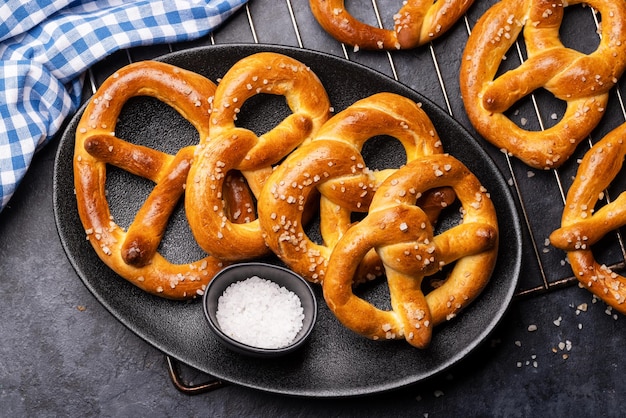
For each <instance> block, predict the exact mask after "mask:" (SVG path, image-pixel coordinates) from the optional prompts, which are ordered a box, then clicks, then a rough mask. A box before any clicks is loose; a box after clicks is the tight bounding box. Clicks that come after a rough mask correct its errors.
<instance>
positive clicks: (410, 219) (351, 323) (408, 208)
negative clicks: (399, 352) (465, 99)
mask: <svg viewBox="0 0 626 418" xmlns="http://www.w3.org/2000/svg"><path fill="white" fill-rule="evenodd" d="M446 186H448V187H452V188H453V189H454V191H455V192H456V195H457V197H458V198H459V200H460V201H461V204H462V207H463V212H462V213H463V220H462V222H461V223H459V224H458V225H456V226H454V227H452V228H450V229H448V230H446V231H444V232H442V233H441V234H438V235H434V232H433V228H432V226H431V224H430V222H429V220H428V217H427V216H426V214H425V213H424V211H423V210H422V209H421V208H419V206H416V205H415V203H416V201H417V199H418V198H419V196H420V195H421V194H422V193H425V192H427V191H428V190H430V189H432V188H434V187H446ZM372 248H374V249H375V250H376V252H377V253H378V255H379V256H380V258H381V260H382V262H383V265H384V268H385V273H386V276H387V283H388V285H389V292H390V297H391V309H390V310H383V309H380V308H378V307H375V306H374V305H372V304H371V303H370V302H368V301H366V300H364V299H361V298H360V297H358V296H356V295H355V294H354V293H353V291H352V281H353V279H352V278H353V276H354V273H355V271H356V269H357V266H358V263H359V262H360V260H361V259H362V258H363V256H364V255H365V254H367V252H369V251H370V250H371V249H372ZM497 251H498V224H497V218H496V212H495V208H494V206H493V204H492V202H491V199H490V198H489V195H488V193H487V192H486V190H485V189H484V188H483V187H482V186H481V184H480V182H479V181H478V179H477V178H476V177H475V176H474V175H473V174H472V173H471V172H470V171H469V170H468V169H467V168H466V167H465V166H464V165H463V164H462V163H461V162H460V161H458V160H456V159H455V158H454V157H451V156H449V155H447V154H437V155H431V156H427V157H422V158H419V159H416V160H413V161H411V162H409V163H408V164H407V165H406V166H404V167H402V168H401V169H400V170H398V171H397V172H396V173H394V174H392V175H391V176H390V177H389V178H388V179H387V180H385V182H384V183H383V184H382V185H381V186H380V188H379V189H378V190H377V191H376V194H375V195H374V198H373V200H372V204H371V206H370V212H369V213H368V214H367V216H366V217H365V218H364V219H363V220H362V221H361V222H360V223H359V224H357V225H355V226H353V227H352V228H350V229H349V230H348V231H347V232H346V234H345V235H344V236H343V237H342V238H341V239H340V240H339V242H338V243H337V245H336V246H335V249H334V251H333V253H332V255H331V258H330V262H329V265H328V272H327V274H326V277H325V279H324V282H323V292H324V298H325V300H326V302H327V304H328V306H329V308H330V309H331V311H332V312H333V313H334V314H335V316H336V317H337V318H338V319H339V321H340V322H341V323H342V324H343V325H345V326H346V327H347V328H349V329H351V330H353V331H355V332H357V333H359V334H361V335H363V336H366V337H368V338H371V339H374V340H389V339H402V338H404V339H406V341H407V342H408V343H409V344H411V345H413V346H415V347H418V348H425V347H427V346H428V345H429V344H430V341H431V337H432V329H433V327H435V326H436V325H438V324H440V323H442V322H444V321H446V320H449V319H452V318H453V317H454V316H456V315H457V313H458V312H459V311H461V310H462V309H463V308H465V307H466V306H467V305H468V304H469V303H471V302H472V301H473V300H474V299H475V298H476V297H477V296H478V295H479V294H480V292H481V291H482V290H483V288H484V287H485V286H486V284H487V283H488V281H489V279H490V277H491V273H492V271H493V268H494V266H495V262H496V256H497ZM452 263H454V267H453V268H452V271H451V273H450V274H449V276H448V277H447V279H446V281H445V283H444V284H443V285H441V286H440V287H438V288H436V289H435V290H433V291H432V292H430V293H428V294H426V295H424V293H423V291H422V288H421V284H422V280H423V278H424V277H426V276H430V275H432V274H434V273H436V272H438V271H439V270H440V269H441V268H443V267H444V266H446V265H449V264H452Z"/></svg>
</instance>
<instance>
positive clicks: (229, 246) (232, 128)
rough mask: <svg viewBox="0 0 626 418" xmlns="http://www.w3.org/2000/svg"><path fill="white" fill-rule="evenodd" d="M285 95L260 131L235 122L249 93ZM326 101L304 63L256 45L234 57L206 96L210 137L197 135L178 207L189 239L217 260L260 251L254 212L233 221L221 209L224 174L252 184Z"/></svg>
mask: <svg viewBox="0 0 626 418" xmlns="http://www.w3.org/2000/svg"><path fill="white" fill-rule="evenodd" d="M263 93H265V94H274V95H282V96H285V99H286V100H287V104H288V106H289V108H290V109H291V111H292V112H293V113H292V114H291V115H289V116H288V117H287V118H285V119H284V120H282V121H281V122H280V123H279V124H278V125H277V126H275V127H274V128H273V129H271V130H270V131H269V132H266V133H265V134H263V135H261V136H257V135H256V134H255V133H254V132H252V131H251V130H249V129H246V128H242V127H238V126H236V125H235V121H236V119H237V115H238V114H239V112H240V109H241V107H242V106H243V104H244V102H245V101H246V100H248V99H249V98H250V97H252V96H254V95H257V94H263ZM330 109H331V106H330V101H329V99H328V96H327V94H326V90H325V89H324V86H323V85H322V84H321V82H320V81H319V79H318V78H317V76H316V75H315V74H314V73H313V72H312V71H311V69H310V68H309V67H307V66H305V65H304V64H303V63H301V62H299V61H297V60H295V59H293V58H291V57H288V56H286V55H282V54H277V53H272V52H261V53H257V54H253V55H250V56H248V57H245V58H243V59H241V60H240V61H238V62H237V63H235V64H234V65H233V66H232V67H231V68H230V69H229V70H228V71H227V73H226V74H225V75H224V77H223V78H222V80H221V81H220V83H219V85H218V87H217V89H216V91H215V98H214V100H213V108H212V111H211V119H210V129H211V135H210V138H205V140H201V141H200V145H199V146H198V150H197V153H196V156H195V158H194V164H193V166H192V167H191V170H190V174H189V179H188V181H187V187H186V193H185V208H186V211H187V217H188V219H189V225H190V226H191V230H192V232H193V235H194V237H195V238H196V241H197V242H198V244H199V245H200V247H201V248H203V249H204V250H205V251H207V252H208V253H209V254H212V255H214V256H217V257H219V258H221V259H225V260H242V259H249V258H254V257H259V256H262V255H264V254H266V253H267V252H268V249H267V246H266V245H265V241H264V239H263V234H262V232H261V227H260V225H259V222H258V219H256V216H255V217H254V218H255V219H251V220H250V222H247V223H242V224H238V223H235V222H231V221H230V220H229V219H228V217H227V216H226V215H225V213H224V205H225V202H224V199H223V195H222V189H223V182H224V178H225V175H226V174H227V173H228V172H229V171H232V170H238V171H241V172H243V174H244V176H246V179H247V180H248V183H249V186H250V188H251V189H252V191H253V192H254V194H255V195H257V196H258V194H259V191H260V189H261V187H262V185H263V183H264V181H265V179H266V178H267V176H268V175H269V174H270V173H271V171H272V165H274V164H276V163H278V162H279V161H280V160H282V159H283V158H284V157H285V156H286V155H287V154H289V153H290V152H291V151H292V150H293V149H294V148H296V147H298V146H299V145H300V144H302V143H303V142H305V141H307V140H308V139H310V137H311V136H312V135H313V134H315V133H316V132H317V130H318V129H319V128H320V126H321V125H322V124H323V123H324V122H325V121H326V120H327V119H328V118H329V117H330Z"/></svg>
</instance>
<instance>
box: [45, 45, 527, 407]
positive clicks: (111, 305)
mask: <svg viewBox="0 0 626 418" xmlns="http://www.w3.org/2000/svg"><path fill="white" fill-rule="evenodd" d="M261 51H273V52H277V53H282V54H285V55H289V56H291V57H293V58H295V59H297V60H300V61H301V62H303V63H305V64H306V65H308V66H309V67H310V68H311V69H312V70H313V71H314V72H315V73H316V74H317V75H318V77H319V78H320V80H321V81H322V83H323V85H324V86H325V88H326V90H327V92H328V95H329V97H330V100H331V103H332V105H333V107H334V110H335V112H339V111H341V110H343V109H344V108H346V107H347V106H349V105H350V104H352V103H354V102H355V101H357V100H359V99H361V98H364V97H366V96H369V95H371V94H374V93H377V92H381V91H390V92H394V93H398V94H401V95H403V96H406V97H409V98H411V99H412V100H414V101H416V102H419V103H421V104H422V106H423V107H422V108H423V109H424V110H425V111H426V113H427V114H428V115H429V117H430V118H431V120H432V122H433V124H434V126H435V127H436V129H437V131H438V133H439V135H440V137H441V139H442V142H443V146H444V149H445V150H446V151H447V152H448V153H450V154H451V155H453V156H455V157H457V158H458V159H460V160H461V161H462V162H463V163H464V164H465V165H466V166H468V168H469V169H470V170H472V171H473V172H474V174H476V176H477V177H478V178H479V179H480V181H481V182H482V184H483V185H484V186H485V187H486V188H487V189H488V191H489V192H490V194H491V197H492V199H493V201H494V204H495V206H496V210H497V214H498V220H499V226H500V249H499V257H498V261H497V265H496V267H495V271H494V273H493V276H492V279H491V281H490V283H489V285H488V286H487V288H486V289H485V290H484V291H483V293H482V294H481V295H480V297H479V298H478V299H477V300H476V301H474V303H473V304H472V305H470V306H469V307H468V308H467V309H466V311H465V312H463V313H462V314H461V315H459V316H458V317H457V318H455V319H454V320H452V321H450V322H448V323H446V324H444V325H441V326H439V327H437V328H436V329H435V332H434V337H433V341H432V344H431V346H430V347H429V348H428V349H426V350H418V349H415V348H413V347H411V346H410V345H409V344H407V343H406V342H404V341H386V342H375V341H370V340H367V339H365V338H363V337H361V336H359V335H356V334H354V333H352V332H351V331H349V330H347V329H345V328H344V327H342V326H341V325H340V324H339V323H338V321H337V320H336V319H335V318H334V316H333V315H332V314H331V312H330V311H329V310H328V308H327V307H326V305H325V303H324V301H323V298H322V295H321V291H320V289H319V288H317V289H315V290H316V295H317V298H318V302H319V303H318V320H317V324H316V326H315V329H314V330H313V332H312V334H311V337H310V339H309V341H308V344H307V345H306V346H304V347H303V348H302V349H301V350H299V351H298V352H296V353H293V354H291V355H289V356H288V357H285V358H279V359H264V360H262V361H260V360H259V359H254V358H248V357H245V356H242V355H239V354H237V353H234V352H231V351H229V350H228V349H226V348H224V347H223V346H222V345H221V344H219V343H218V341H217V340H216V338H215V337H214V335H213V334H212V333H211V331H210V330H209V327H208V326H207V323H206V319H205V317H204V314H203V310H202V303H201V301H200V300H197V301H192V302H175V301H170V300H165V299H161V298H158V297H154V296H151V295H149V294H146V293H144V292H142V291H141V290H139V289H138V288H136V287H134V286H133V285H131V284H129V283H128V282H126V281H125V280H123V279H122V278H120V277H119V276H117V275H116V274H115V273H114V272H113V271H111V270H110V269H109V268H108V267H106V266H105V265H104V264H103V263H102V262H101V261H100V259H99V258H98V257H97V255H96V253H95V252H94V251H93V250H92V248H91V246H90V244H89V242H88V241H86V240H85V232H84V229H83V227H82V225H81V223H80V220H79V217H78V213H77V209H76V201H75V197H74V185H73V170H72V156H73V152H74V150H73V148H74V135H75V130H76V125H77V123H78V119H79V118H80V115H81V113H82V111H83V109H84V108H83V109H81V110H80V111H79V112H78V113H77V115H76V116H75V117H74V118H73V119H72V120H71V121H70V123H69V125H68V126H67V128H66V131H65V132H64V134H63V136H62V137H61V140H60V144H59V149H58V153H57V156H56V163H55V168H54V208H55V218H56V222H57V228H58V232H59V236H60V239H61V241H62V243H63V246H64V249H65V251H66V253H67V256H68V258H69V260H70V262H71V264H72V265H73V267H74V268H75V270H76V272H77V274H78V276H79V277H80V279H81V280H82V281H83V283H84V285H85V286H86V287H87V288H88V289H89V290H90V291H91V292H92V293H93V295H94V296H95V297H96V299H97V300H98V301H99V302H100V303H101V304H102V305H103V306H104V307H105V308H106V309H107V310H108V311H109V312H110V313H111V314H112V315H113V316H114V317H115V318H117V319H118V320H119V321H120V322H121V323H122V324H124V325H125V326H127V327H128V328H129V329H130V330H132V331H133V332H134V333H136V334H137V335H138V336H139V337H141V338H142V339H144V340H145V341H146V342H148V343H149V344H151V345H153V346H154V347H156V348H157V349H159V350H161V351H162V352H164V353H165V354H167V355H170V356H172V357H173V358H175V359H177V360H179V361H181V362H183V363H185V364H187V365H189V366H191V367H193V368H196V369H198V370H200V371H203V372H205V373H208V374H210V375H212V376H215V377H216V378H219V379H222V380H224V381H227V382H231V383H234V384H239V385H243V386H246V387H251V388H256V389H260V390H264V391H268V392H273V393H279V394H287V395H297V396H307V397H347V396H357V395H366V394H373V393H380V392H384V391H388V390H392V389H397V388H401V387H404V386H407V385H410V384H414V383H416V382H419V381H422V380H424V379H426V378H428V377H431V376H433V375H435V374H437V373H440V372H441V371H442V370H444V369H446V368H448V367H450V366H451V365H453V364H455V363H457V362H458V361H459V360H461V359H463V358H464V357H465V356H467V355H468V354H469V353H470V352H471V351H472V350H473V349H475V348H476V347H477V346H479V345H480V344H481V343H482V342H483V341H485V339H486V338H487V337H488V335H489V334H490V333H491V332H492V331H493V329H494V328H495V327H496V325H497V324H498V323H499V321H500V320H501V319H502V317H503V315H504V314H505V311H506V309H507V308H508V306H509V304H510V303H511V300H512V298H513V294H514V292H515V289H516V286H517V280H518V276H519V272H520V265H521V246H522V244H521V228H520V223H519V219H518V216H517V211H516V208H515V204H514V201H513V199H512V196H511V195H510V192H509V189H508V186H507V184H506V182H505V180H504V178H503V177H502V175H501V173H500V172H499V170H498V168H497V167H496V165H495V163H494V162H493V161H492V160H491V159H490V157H489V156H488V155H487V153H486V152H485V151H484V150H483V149H482V148H481V146H480V145H479V144H478V143H477V142H476V140H475V139H474V138H473V137H472V136H471V135H470V134H469V133H468V132H467V131H466V130H465V129H464V128H463V127H462V126H461V125H460V124H459V123H457V122H456V121H454V120H453V119H452V118H451V117H450V116H449V115H448V114H447V113H445V112H444V111H443V110H441V109H440V108H438V107H437V106H435V105H434V104H433V103H432V102H430V101H429V100H428V99H426V98H425V97H423V96H421V95H420V94H418V93H416V92H415V91H413V90H411V89H410V88H408V87H406V86H404V85H402V84H400V83H398V82H396V81H394V80H392V79H390V78H389V77H387V76H385V75H382V74H380V73H378V72H375V71H373V70H371V69H368V68H366V67H363V66H361V65H358V64H355V63H352V62H349V61H347V60H345V59H342V58H338V57H335V56H331V55H325V54H321V53H318V52H313V51H308V50H304V49H298V48H291V47H282V46H271V45H257V44H254V45H253V44H248V45H223V46H209V47H202V48H197V49H190V50H185V51H182V52H178V53H173V54H169V55H167V56H164V57H162V58H160V59H159V60H162V61H165V62H168V63H171V64H174V65H177V66H179V67H182V68H186V69H188V70H191V71H195V72H197V73H200V74H202V75H204V76H206V77H208V78H209V79H211V80H213V81H217V80H219V78H220V77H222V76H223V75H224V74H225V73H226V71H227V70H228V69H229V68H230V67H231V66H232V65H233V64H234V63H235V62H236V61H238V60H239V59H241V58H243V57H245V56H247V55H250V54H253V53H256V52H261ZM281 99H282V97H270V96H267V95H260V96H255V97H253V98H252V99H250V100H248V102H246V103H245V104H244V106H242V110H241V113H240V116H239V119H238V120H239V122H238V124H241V125H242V126H246V127H248V128H250V129H253V130H255V131H257V132H264V131H266V130H269V129H270V128H271V127H273V126H274V125H275V124H276V123H278V122H279V121H280V120H282V119H283V118H284V117H285V116H286V114H288V112H289V110H288V108H287V107H286V105H285V104H284V100H282V102H281ZM116 135H117V136H118V137H120V138H125V139H127V140H132V141H133V142H137V143H141V144H144V145H147V146H151V147H153V148H158V149H161V150H164V151H167V152H170V153H175V152H176V151H177V150H178V149H179V148H181V147H182V146H186V145H191V144H194V143H196V142H197V141H198V134H197V133H196V132H195V130H194V129H193V128H192V127H191V125H190V124H189V123H188V122H187V121H186V120H184V119H183V118H182V117H180V116H179V115H178V114H177V113H176V112H175V111H174V110H173V109H171V108H169V107H168V106H166V105H164V104H163V103H160V102H158V101H157V100H156V99H152V98H146V97H138V98H133V99H131V100H130V101H129V102H128V103H127V104H126V105H125V107H124V109H123V111H122V114H121V115H120V119H119V123H118V125H117V126H116ZM370 142H371V143H370ZM363 154H364V157H365V159H366V162H367V163H368V165H369V166H370V168H383V167H398V166H399V165H400V164H402V162H403V159H404V155H402V154H403V150H402V149H401V147H400V146H399V145H398V144H397V141H393V140H386V139H384V138H383V139H380V138H378V139H377V138H375V139H373V140H372V141H368V143H366V147H365V148H364V150H363ZM151 187H152V185H151V184H149V182H147V181H145V180H143V179H139V178H136V177H133V176H131V175H130V174H127V173H125V172H122V171H121V170H117V169H115V168H114V167H111V168H109V169H108V171H107V190H108V193H109V195H108V198H109V203H110V205H111V210H112V212H113V214H114V215H115V219H116V222H117V223H118V224H119V225H122V226H124V225H128V224H129V223H130V221H131V220H132V219H133V217H134V213H135V212H136V210H137V209H138V208H139V207H140V205H141V204H142V202H143V201H144V199H145V197H146V196H147V195H148V193H149V192H150V190H151ZM445 223H446V219H443V220H442V221H441V224H445ZM160 251H161V252H162V253H163V254H164V255H165V256H166V257H167V258H168V259H170V260H172V261H176V262H180V263H182V262H188V261H192V260H196V259H198V258H201V257H203V253H202V251H201V250H200V249H199V248H198V246H197V244H195V242H194V240H193V239H192V238H191V232H190V230H189V227H188V226H187V223H186V220H185V214H184V209H183V205H182V204H180V205H179V207H178V209H177V211H176V213H175V215H174V217H173V218H172V219H171V222H170V225H169V228H168V231H167V233H166V236H165V237H164V240H163V242H162V244H161V248H160ZM270 261H272V260H270ZM363 292H364V294H365V295H366V297H367V298H369V299H370V300H372V301H375V300H384V299H385V297H386V296H385V294H386V292H387V289H386V285H385V282H384V280H380V281H377V282H376V283H373V284H370V285H368V286H366V288H365V289H364V290H363Z"/></svg>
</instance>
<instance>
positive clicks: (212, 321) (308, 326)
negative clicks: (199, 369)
mask: <svg viewBox="0 0 626 418" xmlns="http://www.w3.org/2000/svg"><path fill="white" fill-rule="evenodd" d="M253 276H258V277H260V278H262V279H266V280H270V281H272V282H274V283H276V284H277V285H279V286H281V287H284V288H285V289H287V290H290V291H292V292H293V293H295V294H296V295H297V296H298V297H299V298H300V303H301V305H302V308H303V311H304V319H303V321H302V329H300V331H299V332H298V334H297V335H296V337H295V338H294V339H293V341H292V342H291V343H290V344H289V345H287V346H284V347H280V348H259V347H253V346H251V345H248V344H244V343H241V342H239V341H237V340H235V339H233V338H231V337H230V336H228V335H226V334H225V333H224V332H223V331H222V330H221V328H220V325H219V322H218V320H217V316H216V314H217V307H218V299H219V297H220V296H221V295H222V294H223V293H224V291H225V290H226V288H227V287H228V286H230V285H231V284H233V283H236V282H239V281H243V280H246V279H248V278H250V277H253ZM203 307H204V314H205V316H206V318H207V320H208V323H209V327H210V328H211V330H212V331H213V332H214V334H215V335H216V336H217V339H218V340H219V341H220V342H221V343H222V344H223V345H224V346H226V347H227V348H229V349H231V350H233V351H235V352H237V353H240V354H244V355H248V356H253V357H277V356H281V355H285V354H288V353H291V352H293V351H295V350H297V349H298V348H300V347H301V346H302V345H304V344H305V342H306V340H307V338H308V337H309V335H310V334H311V331H312V330H313V326H314V325H315V321H316V319H317V300H316V298H315V294H314V293H313V290H312V289H311V286H310V285H309V283H308V282H307V281H306V280H305V279H304V278H302V277H301V276H299V275H298V274H296V273H294V272H293V271H291V270H288V269H286V268H283V267H280V266H276V265H273V264H267V263H260V262H251V263H239V264H233V265H230V266H228V267H225V268H224V269H223V270H221V271H220V272H218V273H217V274H216V275H215V277H214V278H213V279H212V280H211V281H210V282H209V284H208V286H207V288H206V290H205V292H204V297H203Z"/></svg>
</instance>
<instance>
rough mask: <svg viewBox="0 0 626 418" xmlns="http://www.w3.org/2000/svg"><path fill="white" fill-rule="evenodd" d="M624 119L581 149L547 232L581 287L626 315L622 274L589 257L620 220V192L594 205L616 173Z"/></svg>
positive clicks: (624, 218) (624, 215)
mask: <svg viewBox="0 0 626 418" xmlns="http://www.w3.org/2000/svg"><path fill="white" fill-rule="evenodd" d="M625 142H626V124H623V125H621V126H619V127H617V128H616V129H614V130H613V131H611V132H609V133H608V134H607V135H606V136H605V137H604V138H603V139H602V140H600V141H599V142H598V143H597V144H595V145H594V146H593V147H591V149H590V150H589V151H588V152H587V153H586V154H585V156H584V158H583V159H582V162H581V164H580V166H579V167H578V172H577V173H576V177H575V178H574V182H573V183H572V186H571V187H570V189H569V191H568V193H567V198H566V202H565V208H564V209H563V216H562V219H561V227H560V228H559V229H557V230H556V231H554V232H552V234H550V242H551V244H552V245H553V246H555V247H557V248H559V249H562V250H564V251H566V252H567V258H568V259H569V261H570V264H571V266H572V271H573V272H574V274H575V276H576V278H577V279H578V280H579V282H580V283H581V285H582V286H584V287H585V288H587V289H589V291H591V292H592V293H593V294H594V295H596V296H598V297H599V298H600V299H602V300H604V301H605V302H606V303H607V304H609V305H610V306H612V307H613V308H615V309H616V310H618V311H619V312H621V313H624V314H626V303H624V302H626V278H625V277H623V276H620V275H618V274H616V273H614V272H613V271H611V269H610V268H608V267H607V266H606V265H600V264H599V263H598V262H597V261H596V260H595V258H594V255H593V252H592V248H591V247H592V246H593V245H594V244H596V243H597V242H598V241H600V240H601V239H602V238H603V237H604V236H605V235H607V234H608V233H609V232H611V231H612V230H617V229H619V228H620V227H622V226H624V225H626V210H625V209H626V193H625V192H622V193H621V194H620V195H619V196H618V197H617V198H616V199H615V200H613V201H611V202H610V203H607V204H606V205H604V206H602V207H601V208H600V209H598V210H596V206H597V204H598V201H599V200H600V199H602V198H603V196H604V191H605V190H606V188H607V187H608V186H609V185H610V184H611V182H612V181H613V180H614V179H615V178H616V176H617V175H619V173H620V170H621V168H622V164H623V161H624V156H625V155H626V144H625Z"/></svg>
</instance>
